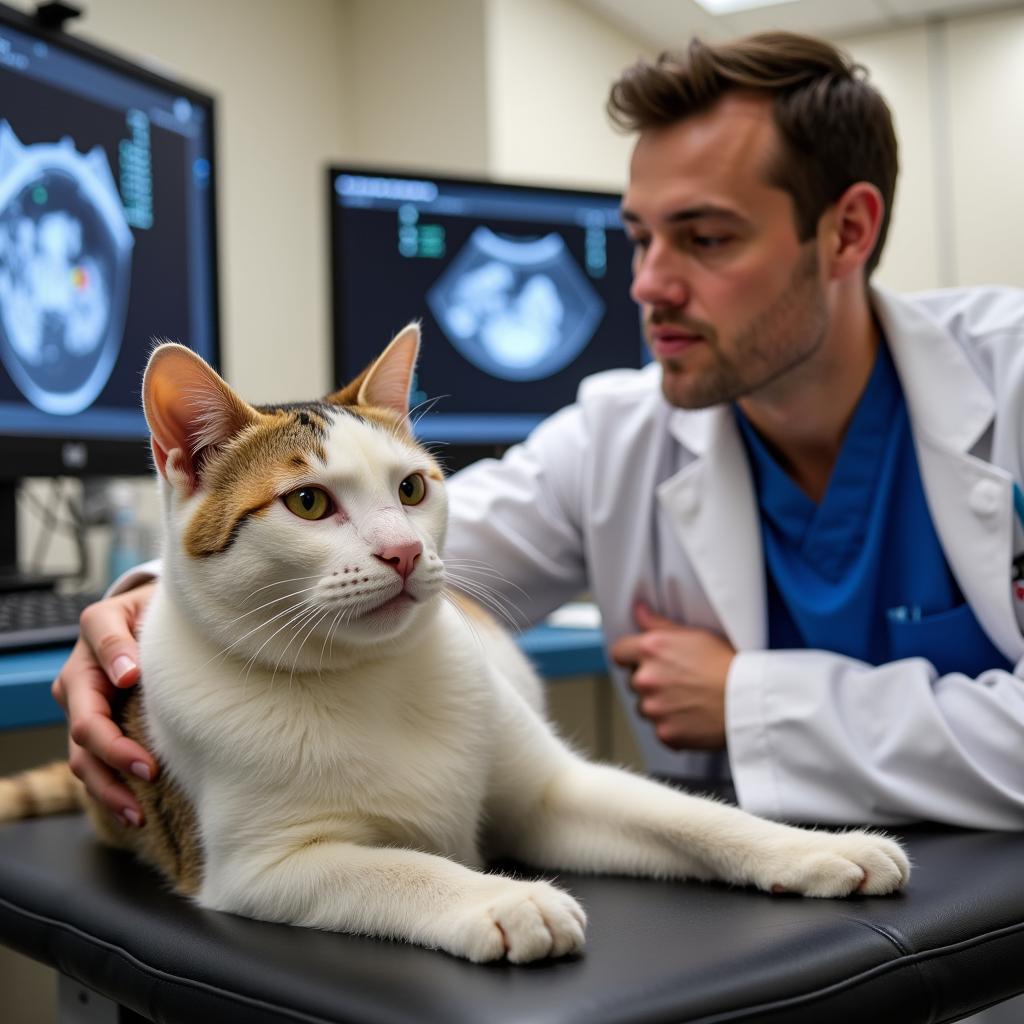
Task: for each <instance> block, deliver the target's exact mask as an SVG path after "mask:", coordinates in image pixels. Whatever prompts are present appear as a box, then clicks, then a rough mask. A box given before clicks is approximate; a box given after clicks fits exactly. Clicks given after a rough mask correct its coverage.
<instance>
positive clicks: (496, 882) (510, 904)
mask: <svg viewBox="0 0 1024 1024" xmlns="http://www.w3.org/2000/svg"><path fill="white" fill-rule="evenodd" d="M586 923H587V916H586V914H585V913H584V912H583V908H582V907H581V906H580V905H579V904H578V903H577V902H576V900H574V899H573V898H572V897H571V896H570V895H569V894H568V893H565V892H562V891H561V890H560V889H556V888H555V887H554V886H553V885H549V884H548V883H547V882H521V881H516V880H514V879H511V878H500V877H494V878H490V879H489V880H488V884H487V885H485V886H484V887H483V892H478V893H473V894H471V895H467V897H466V899H465V901H464V902H462V903H461V904H460V906H459V907H458V908H457V910H456V912H455V914H454V917H453V919H452V921H451V927H450V932H451V934H450V937H449V939H448V941H444V942H442V945H443V947H444V948H445V949H447V950H448V951H449V952H450V953H454V954H455V955H456V956H462V957H465V958H466V959H467V960H472V961H474V962H476V963H485V962H486V961H489V960H500V959H502V958H503V957H505V958H507V959H508V960H510V961H511V962H512V963H514V964H525V963H528V962H529V961H531V960H541V959H543V958H544V957H549V956H552V957H554V956H565V955H566V954H567V953H574V952H575V951H576V950H578V949H580V948H582V946H583V930H584V928H585V927H586Z"/></svg>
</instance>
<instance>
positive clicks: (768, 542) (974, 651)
mask: <svg viewBox="0 0 1024 1024" xmlns="http://www.w3.org/2000/svg"><path fill="white" fill-rule="evenodd" d="M735 412H736V420H737V422H738V423H739V426H740V431H741V433H742V436H743V440H744V443H745V445H746V449H747V454H748V457H749V459H750V465H751V470H752V472H753V477H754V485H755V488H756V490H757V498H758V504H759V506H760V512H761V534H762V541H763V545H764V557H765V567H766V574H767V584H768V637H769V647H770V648H772V649H773V650H780V649H792V648H810V649H815V650H826V651H834V652H836V653H839V654H846V655H849V656H850V657H852V658H858V659H860V660H861V661H865V662H868V663H869V664H872V665H881V664H884V663H886V662H890V661H896V660H898V659H900V658H910V657H921V658H927V659H928V661H930V662H931V663H932V664H933V665H934V666H935V668H936V670H937V671H938V672H939V673H940V674H945V673H947V672H964V673H966V674H967V675H970V676H976V675H978V674H980V673H981V672H983V671H984V670H986V669H990V668H1003V669H1011V668H1012V665H1011V664H1010V663H1009V662H1008V661H1007V660H1006V658H1005V657H1004V656H1003V655H1002V654H1001V653H1000V652H999V651H998V650H997V649H996V647H995V646H994V645H993V644H992V642H991V641H990V640H989V639H988V637H987V636H986V635H985V634H984V632H983V631H982V629H981V627H980V626H979V624H978V621H977V619H976V618H975V617H974V613H973V612H972V611H971V609H970V608H969V607H968V605H967V604H966V603H965V601H964V598H963V595H962V594H961V593H960V589H959V587H958V586H957V584H956V580H955V579H954V578H953V574H952V573H951V572H950V569H949V566H948V564H947V563H946V557H945V555H944V554H943V552H942V547H941V546H940V544H939V538H938V537H937V536H936V533H935V528H934V526H933V525H932V520H931V516H930V515H929V513H928V506H927V503H926V501H925V495H924V488H923V487H922V485H921V476H920V473H919V471H918V466H917V456H916V454H915V452H914V442H913V437H912V435H911V431H910V419H909V416H908V415H907V407H906V403H905V401H904V398H903V389H902V388H901V387H900V382H899V377H898V376H897V375H896V369H895V367H894V366H893V363H892V358H891V356H890V355H889V350H888V348H887V346H886V345H885V343H884V341H883V343H882V344H881V345H879V349H878V356H877V358H876V360H875V366H874V368H873V370H872V373H871V377H870V379H869V380H868V384H867V387H866V388H865V390H864V393H863V395H862V396H861V398H860V401H859V403H858V405H857V408H856V410H855V412H854V415H853V419H852V421H851V423H850V426H849V428H848V430H847V434H846V437H845V438H844V439H843V444H842V448H841V449H840V452H839V457H838V459H837V460H836V464H835V466H834V467H833V470H832V475H831V477H830V478H829V482H828V488H827V490H826V492H825V495H824V497H823V498H822V500H821V504H820V505H819V504H815V502H814V501H812V500H811V499H810V498H809V497H807V495H806V494H804V492H803V491H801V490H800V489H799V487H797V486H796V484H795V483H794V482H793V481H792V480H791V479H790V477H789V476H788V474H787V473H786V472H785V470H784V469H782V467H781V466H780V465H779V464H778V462H777V461H776V460H775V457H774V456H773V455H772V453H771V452H770V451H769V450H768V448H767V446H766V445H765V444H764V442H763V441H762V440H761V438H760V436H759V435H758V434H757V431H756V430H754V428H753V426H752V425H751V424H750V422H749V421H748V420H747V418H746V417H745V416H744V415H743V412H742V411H741V410H740V408H739V407H738V406H736V407H735Z"/></svg>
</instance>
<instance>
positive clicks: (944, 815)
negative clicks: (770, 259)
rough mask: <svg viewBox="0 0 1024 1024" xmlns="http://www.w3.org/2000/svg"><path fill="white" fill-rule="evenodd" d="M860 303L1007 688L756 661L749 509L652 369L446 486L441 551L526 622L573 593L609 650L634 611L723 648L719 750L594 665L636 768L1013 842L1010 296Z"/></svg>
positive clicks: (1022, 742) (744, 467)
mask: <svg viewBox="0 0 1024 1024" xmlns="http://www.w3.org/2000/svg"><path fill="white" fill-rule="evenodd" d="M872 303H873V306H874V308H875V310H876V313H877V316H878V318H879V321H880V322H881V324H882V327H883V330H884V332H885V337H886V339H887V341H888V344H889V347H890V350H891V352H892V356H893V360H894V362H895V366H896V370H897V372H898V374H899V377H900V381H901V383H902V386H903V391H904V394H905V396H906V402H907V407H908V411H909V414H910V420H911V424H912V429H913V435H914V441H915V446H916V451H917V458H918V463H919V466H920V470H921V477H922V480H923V483H924V490H925V494H926V496H927V500H928V507H929V509H930V511H931V515H932V519H933V521H934V524H935V528H936V531H937V533H938V536H939V539H940V541H941V543H942V547H943V550H944V551H945V554H946V558H947V560H948V562H949V565H950V568H951V569H952V571H953V574H954V576H955V577H956V580H957V582H958V583H959V585H960V588H961V590H962V591H963V593H964V595H965V597H966V599H967V601H968V603H969V604H970V605H971V607H972V609H973V610H974V613H975V615H976V616H977V619H978V621H979V622H980V624H981V626H982V628H983V629H984V630H985V632H986V633H987V634H988V636H989V637H990V638H991V640H992V642H993V643H994V644H995V646H996V647H998V648H999V650H1001V651H1002V652H1003V653H1004V654H1005V655H1006V657H1007V658H1008V659H1009V660H1010V662H1011V663H1013V664H1015V665H1016V669H1015V671H1014V673H1013V674H1011V673H1009V672H1004V671H1001V670H999V669H992V670H990V671H987V672H985V673H983V674H982V675H981V676H979V677H978V678H977V679H971V678H968V677H966V676H964V675H959V674H949V675H945V676H938V675H937V673H936V671H935V669H934V668H933V666H932V665H931V664H930V663H929V662H928V661H926V660H924V659H923V658H911V659H906V660H903V661H898V662H893V663H891V664H886V665H880V666H877V667H875V666H871V665H868V664H865V663H862V662H859V661H856V660H854V659H851V658H847V657H844V656H840V655H836V654H833V653H830V652H827V651H814V650H801V651H770V650H766V649H765V648H766V644H767V613H766V596H765V574H764V564H763V561H762V552H761V539H760V526H759V522H758V513H757V503H756V497H755V493H754V490H753V486H752V483H751V477H750V472H749V468H748V463H747V458H746V454H745V451H744V448H743V444H742V441H741V439H740V437H739V433H738V431H737V429H736V426H735V422H734V418H733V415H732V413H731V411H730V410H729V409H727V408H724V407H717V408H712V409H706V410H701V411H696V412H688V411H684V410H681V409H676V408H673V407H671V406H670V405H668V404H667V402H665V400H664V399H663V397H662V395H661V391H660V387H659V373H660V371H659V368H658V367H657V366H656V365H652V366H649V367H647V368H646V369H644V370H640V371H635V370H616V371H611V372H609V373H604V374H599V375H597V376H595V377H592V378H589V379H588V380H586V381H584V382H583V385H582V386H581V388H580V391H579V396H578V399H577V402H576V404H574V405H573V406H571V407H569V408H567V409H564V410H562V411H561V412H559V413H557V414H556V415H555V416H553V417H551V418H550V419H549V420H547V421H546V422H544V423H543V424H542V425H541V426H539V427H538V428H537V429H536V430H535V431H534V433H533V434H532V435H531V436H530V438H529V439H528V440H527V441H526V442H525V443H524V444H522V445H519V446H517V447H515V448H513V449H512V450H511V451H510V452H509V453H508V454H507V455H506V456H505V458H504V459H503V460H501V461H500V462H496V461H493V460H490V461H487V462H483V463H478V464H476V465H474V466H470V467H469V468H468V469H466V470H463V471H462V472H461V473H458V474H456V475H455V476H454V477H453V478H452V480H451V481H450V488H449V490H450V505H451V526H450V529H449V537H448V542H447V548H446V556H447V557H448V558H451V559H453V560H458V559H475V560H478V561H483V562H486V563H487V564H488V565H490V566H492V567H493V568H494V570H495V571H496V572H497V573H498V574H500V576H501V577H502V578H503V579H504V580H505V581H507V582H506V583H501V582H499V581H498V580H497V578H496V577H494V576H491V575H481V576H478V577H477V578H478V579H480V580H481V581H483V582H486V583H487V584H489V585H490V586H492V587H494V588H495V589H496V590H497V591H498V592H499V594H500V595H501V597H502V599H503V600H504V601H505V602H506V603H507V604H508V605H510V606H512V607H518V608H519V609H520V610H521V611H522V613H523V615H524V616H525V618H526V620H528V621H530V622H536V621H538V620H539V619H541V618H542V617H543V616H544V615H546V614H547V613H548V612H549V611H551V610H552V609H554V608H556V607H557V606H559V605H560V604H562V603H563V602H564V601H566V600H569V599H571V598H573V597H575V596H577V595H578V594H579V593H580V592H581V591H584V590H588V591H589V592H590V593H591V595H592V596H593V598H594V600H595V601H596V603H597V604H598V606H599V608H600V611H601V614H602V617H603V622H604V629H605V634H606V638H607V640H608V642H609V644H610V643H612V642H614V641H615V640H616V639H617V638H618V637H620V636H623V635H624V634H627V633H633V632H636V627H635V624H634V622H633V616H632V608H633V604H634V602H635V601H636V600H637V599H638V598H643V599H644V600H646V601H647V602H649V603H650V604H651V605H652V607H654V608H655V610H657V611H658V612H660V613H661V614H663V615H666V616H668V617H669V618H671V619H674V620H677V621H679V622H682V623H687V624H689V625H693V626H700V627H704V628H707V629H711V630H715V631H718V632H720V633H722V634H724V635H725V636H726V637H727V638H728V639H729V640H730V641H731V642H732V644H733V646H734V647H735V648H736V650H737V651H738V652H739V653H738V655H737V657H736V658H735V660H734V662H733V666H732V669H731V672H730V674H729V679H728V683H727V688H726V719H727V721H726V728H727V736H728V756H727V757H724V756H723V755H721V754H717V755H716V754H708V753H703V752H696V751H682V752H675V751H672V750H670V749H668V748H667V747H665V746H663V745H662V744H661V743H660V742H659V741H658V740H657V738H656V737H655V735H654V732H653V729H652V727H651V725H650V723H649V722H647V721H646V720H644V719H643V718H641V717H640V716H639V715H638V714H637V713H636V708H635V698H634V696H633V694H632V692H631V691H630V690H629V689H628V686H627V676H626V673H624V672H622V671H620V670H617V669H615V670H613V672H612V675H613V679H614V682H615V685H616V686H617V688H618V690H619V693H620V695H621V698H622V702H623V705H624V707H625V708H626V709H627V710H628V711H629V713H630V714H631V717H632V724H633V727H634V730H635V733H636V736H637V739H638V741H639V744H640V747H641V749H642V751H643V753H644V756H645V758H646V761H647V766H648V768H649V769H650V770H652V771H657V772H664V773H669V774H676V775H685V776H691V777H692V776H704V777H712V778H713V777H727V776H728V775H729V774H730V772H731V776H732V779H733V782H734V784H735V786H736V790H737V793H738V796H739V800H740V803H741V804H742V806H743V807H744V808H746V809H748V810H750V811H753V812H755V813H759V814H763V815H766V816H768V817H772V818H784V819H790V820H797V821H818V822H855V821H862V822H876V823H880V824H884V823H897V822H904V821H909V820H915V819H921V818H925V819H934V820H938V821H944V822H949V823H953V824H957V825H962V826H967V827H975V828H1000V829H1019V828H1024V662H1022V656H1024V639H1022V636H1021V625H1022V624H1024V607H1022V603H1021V602H1020V601H1018V600H1016V599H1015V598H1014V596H1013V592H1012V588H1011V576H1010V573H1011V563H1012V561H1013V557H1014V555H1015V554H1019V553H1021V552H1022V551H1024V532H1022V531H1021V528H1020V526H1019V524H1018V523H1017V522H1016V517H1015V515H1014V509H1013V481H1014V480H1017V481H1021V480H1022V465H1024V459H1022V443H1024V422H1022V420H1024V403H1022V399H1021V392H1022V388H1024V291H1019V290H1013V289H996V288H992V289H983V290H982V289H975V290H960V291H949V292H933V293H928V294H923V295H918V296H914V297H912V298H900V297H897V296H895V295H892V294H889V293H886V292H883V291H876V292H874V293H873V296H872ZM455 564H456V565H457V566H458V563H455ZM458 571H466V572H468V570H463V569H459V570H458ZM518 588H521V590H520V589H518Z"/></svg>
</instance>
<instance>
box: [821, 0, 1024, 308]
mask: <svg viewBox="0 0 1024 1024" xmlns="http://www.w3.org/2000/svg"><path fill="white" fill-rule="evenodd" d="M840 42H841V43H842V45H844V46H845V47H846V48H847V49H849V50H850V51H851V53H852V54H853V55H854V56H855V57H856V58H857V59H858V60H860V61H861V62H862V63H864V64H865V65H866V66H867V67H868V68H869V69H870V71H871V76H872V80H873V81H875V82H876V84H877V85H878V86H879V88H880V89H881V91H882V92H883V94H884V95H885V96H886V98H887V99H888V100H889V102H890V106H891V107H892V110H893V114H894V117H895V120H896V125H897V130H898V132H899V136H900V149H901V163H902V169H901V173H900V183H899V186H898V191H897V196H896V205H895V215H894V219H893V229H892V235H891V237H890V241H889V244H888V247H887V250H886V253H885V255H884V256H883V259H882V263H881V265H880V267H879V272H878V280H879V281H880V282H881V283H883V284H886V285H888V286H890V287H894V288H897V289H914V288H934V287H942V286H949V285H970V284H981V283H988V282H994V283H1000V284H1014V285H1018V286H1019V285H1024V258H1022V256H1021V254H1020V239H1021V238H1022V237H1024V203H1022V202H1021V199H1020V195H1021V182H1022V181H1024V133H1022V131H1021V128H1020V126H1021V124H1022V123H1024V122H1022V114H1021V105H1022V102H1024V9H1020V8H1018V9H1015V10H1009V11H1000V12H995V13H991V14H985V15H976V16H972V17H964V18H956V19H951V20H948V21H941V22H935V23H932V24H930V25H919V26H915V27H912V28H908V29H904V30H901V31H899V32H891V33H878V34H873V35H865V36H857V37H852V38H846V39H842V40H840Z"/></svg>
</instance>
